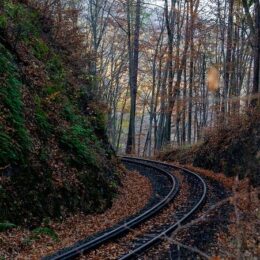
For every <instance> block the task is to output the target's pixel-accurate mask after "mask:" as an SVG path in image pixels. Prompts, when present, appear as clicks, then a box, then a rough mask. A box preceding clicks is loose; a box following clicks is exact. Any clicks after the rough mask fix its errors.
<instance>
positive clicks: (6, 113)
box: [0, 0, 119, 226]
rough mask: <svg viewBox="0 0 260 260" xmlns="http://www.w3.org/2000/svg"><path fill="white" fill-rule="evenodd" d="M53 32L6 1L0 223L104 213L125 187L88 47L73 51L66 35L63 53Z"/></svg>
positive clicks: (2, 7)
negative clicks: (94, 91) (94, 90)
mask: <svg viewBox="0 0 260 260" xmlns="http://www.w3.org/2000/svg"><path fill="white" fill-rule="evenodd" d="M52 25H53V21H52V20H51V19H50V18H46V17H44V16H43V15H40V13H39V11H37V10H34V9H32V8H29V7H28V6H27V5H25V4H23V3H21V1H8V0H6V1H1V4H0V53H1V55H0V223H1V222H2V223H3V222H6V221H9V222H12V223H15V224H25V225H28V226H35V225H37V224H39V223H40V222H41V221H42V220H43V219H44V218H48V217H52V218H53V217H55V218H62V217H64V216H66V215H67V214H68V213H70V212H77V211H83V212H90V211H100V210H103V209H105V208H106V207H108V206H109V205H110V203H111V199H112V197H113V195H114V194H115V192H116V187H117V184H118V182H119V178H118V175H117V173H116V167H117V162H116V159H115V156H114V153H113V151H112V149H111V148H110V146H109V144H108V142H107V138H106V135H105V117H104V115H103V114H102V111H99V109H98V107H99V106H98V105H97V104H96V101H95V100H93V97H92V96H91V94H90V86H91V82H90V81H89V78H90V77H89V76H88V73H87V72H86V71H87V70H86V69H85V68H86V65H85V64H86V61H87V56H86V55H85V56H83V55H80V56H79V54H78V53H77V52H79V51H81V50H78V49H77V48H79V47H80V44H81V41H80V39H77V40H78V45H68V46H66V44H65V43H69V41H70V38H69V37H68V35H71V34H70V33H71V31H68V30H69V29H67V31H63V32H62V33H60V34H62V35H63V37H64V38H66V42H65V41H64V45H62V41H61V37H60V38H58V37H56V38H55V37H54V33H53V31H52ZM68 28H69V26H68ZM66 33H67V34H66ZM75 35H77V36H78V37H79V36H80V34H79V32H74V36H75ZM72 36H73V35H72ZM84 62H85V63H84ZM93 104H94V105H93Z"/></svg>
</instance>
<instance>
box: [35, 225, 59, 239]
mask: <svg viewBox="0 0 260 260" xmlns="http://www.w3.org/2000/svg"><path fill="white" fill-rule="evenodd" d="M33 234H34V238H36V239H38V238H39V237H40V236H41V235H47V236H49V237H51V238H52V240H54V241H58V240H59V239H58V235H57V234H56V233H55V231H54V230H53V229H52V228H49V227H38V228H35V229H34V230H33Z"/></svg>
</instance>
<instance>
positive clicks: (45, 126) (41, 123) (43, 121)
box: [35, 96, 53, 137]
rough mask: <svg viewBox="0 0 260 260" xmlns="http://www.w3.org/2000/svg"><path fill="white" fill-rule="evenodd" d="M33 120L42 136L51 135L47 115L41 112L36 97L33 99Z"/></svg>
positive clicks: (41, 109) (39, 102)
mask: <svg viewBox="0 0 260 260" xmlns="http://www.w3.org/2000/svg"><path fill="white" fill-rule="evenodd" d="M35 120H36V124H37V126H38V129H39V131H40V132H41V134H42V135H43V136H45V137H47V136H48V135H50V134H51V132H52V129H53V127H52V125H51V124H50V123H49V120H48V116H47V113H46V112H45V111H44V110H43V108H42V105H41V100H40V98H39V97H38V96H36V98H35Z"/></svg>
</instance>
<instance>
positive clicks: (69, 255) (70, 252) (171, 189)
mask: <svg viewBox="0 0 260 260" xmlns="http://www.w3.org/2000/svg"><path fill="white" fill-rule="evenodd" d="M122 162H123V163H124V164H125V166H126V167H127V168H129V169H131V170H137V171H139V172H141V173H142V172H145V173H146V175H147V176H149V175H156V179H157V181H158V178H163V179H164V180H163V181H162V182H166V180H165V179H167V182H168V185H167V186H166V185H165V186H164V187H163V188H164V189H166V191H167V192H166V194H164V193H165V191H164V190H163V189H161V190H162V194H156V197H157V198H156V200H155V203H153V205H152V206H151V207H149V208H148V209H146V210H145V211H144V212H142V213H141V214H139V215H137V216H135V217H134V218H131V219H130V220H129V219H128V220H126V221H125V222H124V223H122V224H120V225H119V226H117V227H115V228H113V229H112V230H109V231H107V232H105V233H103V234H101V235H98V236H97V237H95V238H93V239H91V240H89V241H86V242H84V241H83V242H82V241H80V242H79V243H77V244H75V245H74V246H72V247H70V248H65V249H63V250H60V251H58V252H56V253H54V254H53V255H49V256H46V257H44V258H43V259H44V260H47V259H51V260H60V259H73V258H75V257H77V256H79V255H81V254H83V253H85V252H88V251H90V250H93V249H95V248H97V247H98V246H100V245H102V244H104V243H106V242H108V241H110V240H112V239H115V238H116V237H118V236H121V235H123V234H124V233H127V232H128V231H129V230H130V229H133V228H134V227H136V226H137V225H139V224H141V223H143V222H144V221H146V220H147V219H149V218H151V217H152V216H154V215H155V214H157V213H158V212H159V211H160V210H161V209H162V208H163V207H165V206H166V205H167V204H168V203H169V202H170V201H171V200H172V199H173V198H174V197H175V195H176V194H177V192H178V190H179V183H178V180H177V178H176V177H174V176H173V175H171V174H170V173H169V172H167V171H165V170H163V169H160V168H158V167H156V166H154V165H151V164H148V163H146V162H142V161H139V162H137V161H133V160H132V159H131V158H122ZM147 172H149V173H148V174H147ZM157 192H158V191H157Z"/></svg>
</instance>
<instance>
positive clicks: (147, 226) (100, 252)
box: [80, 172, 189, 260]
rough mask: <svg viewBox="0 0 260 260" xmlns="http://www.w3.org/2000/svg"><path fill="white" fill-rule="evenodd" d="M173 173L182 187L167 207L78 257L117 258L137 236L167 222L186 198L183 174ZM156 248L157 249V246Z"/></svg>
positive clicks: (97, 259)
mask: <svg viewBox="0 0 260 260" xmlns="http://www.w3.org/2000/svg"><path fill="white" fill-rule="evenodd" d="M174 175H176V176H177V178H178V179H179V181H180V183H181V185H182V189H181V190H180V194H179V195H178V197H177V198H176V199H175V200H173V201H172V203H170V205H169V206H168V207H167V208H165V209H163V210H162V211H161V212H160V213H159V214H158V215H156V216H154V217H153V218H151V219H149V220H148V221H146V222H145V223H143V224H141V225H140V226H138V227H137V228H135V229H133V230H131V231H130V232H129V233H128V234H127V235H126V236H124V237H122V238H120V239H118V240H117V241H115V242H113V243H109V244H106V245H103V246H101V247H100V248H98V249H97V250H95V251H92V252H90V253H89V254H87V255H84V256H81V258H80V259H88V260H99V259H102V260H103V259H107V260H108V259H109V260H112V259H118V257H119V256H120V255H123V254H125V253H127V252H128V251H129V247H130V246H131V244H132V243H133V242H134V240H135V239H136V238H137V237H139V236H142V235H143V234H149V232H151V231H152V230H154V229H156V228H159V227H160V226H162V225H163V224H165V223H168V222H169V220H170V218H171V217H172V215H174V212H175V210H176V208H177V207H180V206H181V205H182V204H183V203H184V202H185V201H186V200H187V196H188V190H189V189H188V184H187V183H186V182H183V176H182V175H181V174H179V173H178V172H174ZM165 246H167V245H165V244H162V245H160V247H165ZM156 250H158V248H157V249H156ZM148 259H151V258H148Z"/></svg>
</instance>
